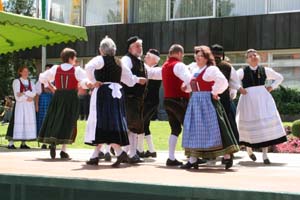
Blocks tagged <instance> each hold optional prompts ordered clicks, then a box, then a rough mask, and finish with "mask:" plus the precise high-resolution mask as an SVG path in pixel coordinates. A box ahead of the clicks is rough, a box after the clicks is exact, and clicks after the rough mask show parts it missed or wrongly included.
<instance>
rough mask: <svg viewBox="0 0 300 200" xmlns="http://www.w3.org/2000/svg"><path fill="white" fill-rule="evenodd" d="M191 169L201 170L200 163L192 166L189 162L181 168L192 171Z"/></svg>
mask: <svg viewBox="0 0 300 200" xmlns="http://www.w3.org/2000/svg"><path fill="white" fill-rule="evenodd" d="M191 168H194V169H199V166H198V162H195V163H193V164H192V163H190V161H189V162H187V163H186V164H184V165H181V166H180V169H191Z"/></svg>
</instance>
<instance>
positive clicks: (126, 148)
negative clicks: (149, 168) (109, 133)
mask: <svg viewBox="0 0 300 200" xmlns="http://www.w3.org/2000/svg"><path fill="white" fill-rule="evenodd" d="M122 149H123V151H124V152H126V153H129V149H130V145H127V146H124V147H122Z"/></svg>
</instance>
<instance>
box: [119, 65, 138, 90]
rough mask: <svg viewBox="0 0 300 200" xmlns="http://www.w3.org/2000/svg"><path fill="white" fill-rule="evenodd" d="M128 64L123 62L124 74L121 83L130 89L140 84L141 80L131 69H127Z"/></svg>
mask: <svg viewBox="0 0 300 200" xmlns="http://www.w3.org/2000/svg"><path fill="white" fill-rule="evenodd" d="M127 66H128V65H126V63H125V64H124V62H122V60H121V67H122V74H121V82H122V83H124V84H126V85H127V86H129V87H133V86H134V85H135V84H137V83H138V82H139V78H138V77H137V76H136V75H133V74H132V72H131V69H129V68H128V67H127Z"/></svg>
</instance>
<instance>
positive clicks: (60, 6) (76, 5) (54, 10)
mask: <svg viewBox="0 0 300 200" xmlns="http://www.w3.org/2000/svg"><path fill="white" fill-rule="evenodd" d="M80 13H81V0H72V1H70V0H52V2H51V10H50V20H52V21H57V22H61V23H66V24H73V25H80V24H81V23H80V21H81V20H80Z"/></svg>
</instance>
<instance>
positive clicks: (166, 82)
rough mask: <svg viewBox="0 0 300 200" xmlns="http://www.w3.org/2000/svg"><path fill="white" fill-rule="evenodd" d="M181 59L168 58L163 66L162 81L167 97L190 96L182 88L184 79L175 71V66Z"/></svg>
mask: <svg viewBox="0 0 300 200" xmlns="http://www.w3.org/2000/svg"><path fill="white" fill-rule="evenodd" d="M179 62H180V61H179V60H178V59H176V58H168V60H167V61H166V62H165V63H164V64H163V66H162V82H163V86H164V93H165V95H164V96H165V98H186V99H188V98H189V96H190V95H189V94H188V93H185V92H183V91H182V90H181V85H182V83H183V81H182V80H181V79H179V78H178V77H177V76H176V75H175V74H174V72H173V69H174V66H175V65H176V64H177V63H179Z"/></svg>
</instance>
